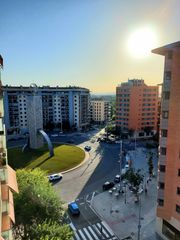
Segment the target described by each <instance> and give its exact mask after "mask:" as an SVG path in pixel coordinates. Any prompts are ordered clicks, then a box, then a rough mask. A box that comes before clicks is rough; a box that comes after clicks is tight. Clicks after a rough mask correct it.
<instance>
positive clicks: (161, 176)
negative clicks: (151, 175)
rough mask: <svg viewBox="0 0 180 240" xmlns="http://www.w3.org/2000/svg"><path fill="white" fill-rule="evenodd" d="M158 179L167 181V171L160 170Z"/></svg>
mask: <svg viewBox="0 0 180 240" xmlns="http://www.w3.org/2000/svg"><path fill="white" fill-rule="evenodd" d="M158 180H159V182H164V181H165V173H164V172H160V171H159V172H158Z"/></svg>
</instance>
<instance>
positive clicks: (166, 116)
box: [162, 111, 169, 119]
mask: <svg viewBox="0 0 180 240" xmlns="http://www.w3.org/2000/svg"><path fill="white" fill-rule="evenodd" d="M168 116H169V112H168V111H163V112H162V117H163V118H164V119H167V118H168Z"/></svg>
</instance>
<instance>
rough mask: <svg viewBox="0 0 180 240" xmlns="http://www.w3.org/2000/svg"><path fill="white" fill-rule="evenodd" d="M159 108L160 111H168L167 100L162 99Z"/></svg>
mask: <svg viewBox="0 0 180 240" xmlns="http://www.w3.org/2000/svg"><path fill="white" fill-rule="evenodd" d="M161 108H162V111H169V100H163V102H162V107H161Z"/></svg>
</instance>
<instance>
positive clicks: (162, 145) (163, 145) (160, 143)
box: [159, 137, 167, 147]
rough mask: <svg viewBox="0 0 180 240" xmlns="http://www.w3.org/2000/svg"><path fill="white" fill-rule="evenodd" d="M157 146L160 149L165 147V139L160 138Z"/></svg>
mask: <svg viewBox="0 0 180 240" xmlns="http://www.w3.org/2000/svg"><path fill="white" fill-rule="evenodd" d="M159 145H160V146H161V147H166V145H167V138H166V137H161V138H160V141H159Z"/></svg>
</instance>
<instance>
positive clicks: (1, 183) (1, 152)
mask: <svg viewBox="0 0 180 240" xmlns="http://www.w3.org/2000/svg"><path fill="white" fill-rule="evenodd" d="M0 65H1V64H0ZM0 71H1V66H0ZM3 117H4V109H3V91H2V85H1V81H0V239H1V240H12V239H13V234H12V226H13V223H14V222H15V217H14V203H13V192H18V186H17V180H16V172H15V171H14V170H13V169H12V168H11V167H10V166H8V163H7V150H6V134H5V133H6V132H5V127H4V124H3Z"/></svg>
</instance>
